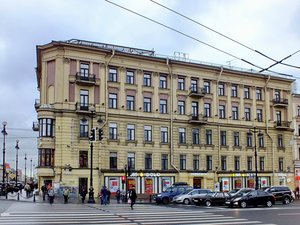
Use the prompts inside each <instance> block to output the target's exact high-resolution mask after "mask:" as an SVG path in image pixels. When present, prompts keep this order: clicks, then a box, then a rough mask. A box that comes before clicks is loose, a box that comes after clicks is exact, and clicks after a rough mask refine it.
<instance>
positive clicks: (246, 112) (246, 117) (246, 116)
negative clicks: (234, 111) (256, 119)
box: [245, 107, 251, 121]
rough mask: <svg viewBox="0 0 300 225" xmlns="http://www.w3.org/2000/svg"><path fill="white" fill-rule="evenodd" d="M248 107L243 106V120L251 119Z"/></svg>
mask: <svg viewBox="0 0 300 225" xmlns="http://www.w3.org/2000/svg"><path fill="white" fill-rule="evenodd" d="M250 110H251V109H250V108H247V107H246V108H245V120H246V121H250V120H251V114H250Z"/></svg>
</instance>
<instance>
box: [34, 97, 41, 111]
mask: <svg viewBox="0 0 300 225" xmlns="http://www.w3.org/2000/svg"><path fill="white" fill-rule="evenodd" d="M40 106H41V102H40V99H35V101H34V107H35V109H38V108H40Z"/></svg>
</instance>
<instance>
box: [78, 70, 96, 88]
mask: <svg viewBox="0 0 300 225" xmlns="http://www.w3.org/2000/svg"><path fill="white" fill-rule="evenodd" d="M75 81H76V83H77V84H84V85H94V84H95V83H96V76H95V74H85V73H80V72H78V73H76V80H75Z"/></svg>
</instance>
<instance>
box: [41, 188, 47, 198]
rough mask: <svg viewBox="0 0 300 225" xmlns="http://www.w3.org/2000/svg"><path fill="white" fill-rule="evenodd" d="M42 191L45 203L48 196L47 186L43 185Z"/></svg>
mask: <svg viewBox="0 0 300 225" xmlns="http://www.w3.org/2000/svg"><path fill="white" fill-rule="evenodd" d="M41 191H42V195H43V201H45V200H46V199H45V198H46V194H47V188H46V185H45V184H43V186H42V187H41Z"/></svg>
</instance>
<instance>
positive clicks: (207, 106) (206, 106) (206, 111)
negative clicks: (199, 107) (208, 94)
mask: <svg viewBox="0 0 300 225" xmlns="http://www.w3.org/2000/svg"><path fill="white" fill-rule="evenodd" d="M210 111H211V108H210V103H204V117H211V112H210Z"/></svg>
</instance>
